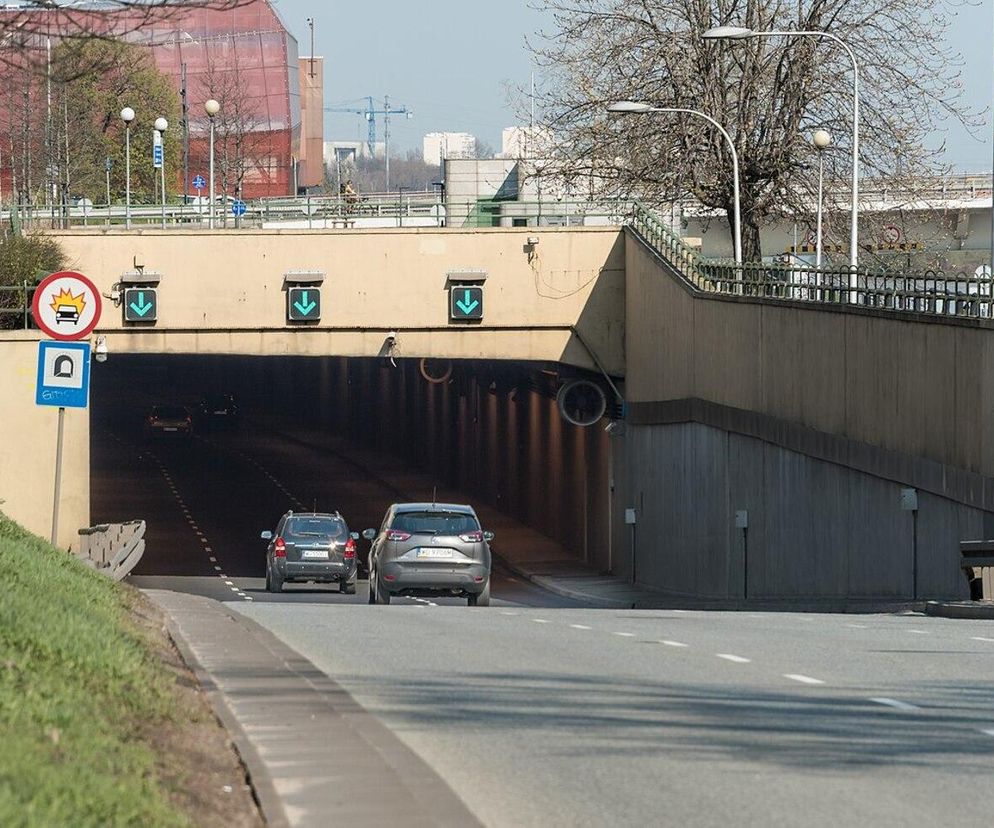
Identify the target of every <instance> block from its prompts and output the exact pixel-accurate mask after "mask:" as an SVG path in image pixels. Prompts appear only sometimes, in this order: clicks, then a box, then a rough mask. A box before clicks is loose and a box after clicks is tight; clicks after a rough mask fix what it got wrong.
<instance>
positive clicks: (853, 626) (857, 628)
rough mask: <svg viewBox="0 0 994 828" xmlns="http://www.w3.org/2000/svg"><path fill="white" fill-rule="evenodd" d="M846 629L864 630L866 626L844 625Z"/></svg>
mask: <svg viewBox="0 0 994 828" xmlns="http://www.w3.org/2000/svg"><path fill="white" fill-rule="evenodd" d="M846 626H847V627H852V628H853V629H854V630H865V629H866V624H846Z"/></svg>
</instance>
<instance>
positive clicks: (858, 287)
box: [630, 204, 994, 319]
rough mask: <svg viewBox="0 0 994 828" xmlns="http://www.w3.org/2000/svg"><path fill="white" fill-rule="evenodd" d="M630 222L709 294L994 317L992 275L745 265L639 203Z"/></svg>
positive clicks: (674, 267)
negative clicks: (707, 252)
mask: <svg viewBox="0 0 994 828" xmlns="http://www.w3.org/2000/svg"><path fill="white" fill-rule="evenodd" d="M630 226H631V227H632V229H633V230H634V231H635V232H636V233H638V235H639V236H641V237H642V239H643V240H644V241H645V242H646V243H647V244H648V245H649V246H650V247H651V248H652V249H653V250H655V251H656V253H658V254H659V256H660V257H661V258H663V259H664V260H665V261H666V262H667V264H669V265H670V267H672V268H673V269H674V270H675V271H676V272H677V273H678V274H680V275H681V276H682V277H683V278H684V279H686V280H687V281H688V282H689V283H690V284H691V285H693V286H694V287H695V288H696V289H698V290H700V291H703V292H705V293H719V294H727V295H730V296H747V297H752V298H759V299H778V300H782V301H788V302H803V303H820V304H832V305H860V306H863V307H871V308H881V309H885V310H894V311H905V312H908V313H918V314H927V315H933V316H956V317H973V318H981V319H990V318H991V317H992V310H994V309H992V302H994V291H992V281H994V280H992V279H991V278H990V277H989V276H988V277H983V276H976V275H970V274H967V273H957V274H946V273H943V272H941V271H933V270H929V271H926V272H924V273H900V274H898V273H893V272H890V271H886V270H882V269H881V270H874V269H871V268H863V267H860V268H857V269H855V270H853V269H851V268H849V267H811V266H807V265H800V264H784V265H780V264H766V263H756V262H747V263H745V264H741V265H740V264H736V263H735V262H734V261H729V260H727V259H721V260H718V259H707V258H704V257H703V256H701V255H700V254H699V253H698V252H697V251H696V250H694V249H693V248H691V247H689V246H688V245H687V244H686V243H685V242H684V241H683V240H682V239H681V238H680V237H679V236H677V235H676V234H675V233H674V232H673V231H672V230H671V229H670V228H669V227H667V226H666V224H665V223H664V222H663V221H662V220H661V219H660V218H659V217H658V216H657V215H655V214H654V213H653V212H652V211H651V210H649V209H647V208H645V207H644V206H642V205H640V204H636V205H635V207H634V210H633V213H632V216H631V220H630Z"/></svg>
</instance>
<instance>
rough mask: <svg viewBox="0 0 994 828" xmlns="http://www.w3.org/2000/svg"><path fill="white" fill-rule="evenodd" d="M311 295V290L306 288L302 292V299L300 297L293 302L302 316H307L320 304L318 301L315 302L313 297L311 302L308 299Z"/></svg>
mask: <svg viewBox="0 0 994 828" xmlns="http://www.w3.org/2000/svg"><path fill="white" fill-rule="evenodd" d="M309 296H310V291H307V290H305V291H304V292H303V293H302V294H300V299H298V300H297V301H296V302H294V303H293V306H294V307H295V308H296V309H297V310H298V311H300V313H301V315H302V316H307V315H308V314H309V313H310V312H311V311H312V310H314V308H316V307H317V306H318V303H317V302H315V301H314V300H313V299H311V301H310V302H308V301H307V300H308V298H309Z"/></svg>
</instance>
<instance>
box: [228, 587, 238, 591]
mask: <svg viewBox="0 0 994 828" xmlns="http://www.w3.org/2000/svg"><path fill="white" fill-rule="evenodd" d="M229 589H230V590H231V591H232V592H238V587H236V586H233V587H229Z"/></svg>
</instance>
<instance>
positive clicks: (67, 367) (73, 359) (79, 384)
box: [35, 342, 90, 408]
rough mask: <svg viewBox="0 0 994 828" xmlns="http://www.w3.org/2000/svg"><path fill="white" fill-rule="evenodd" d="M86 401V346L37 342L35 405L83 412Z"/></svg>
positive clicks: (81, 344)
mask: <svg viewBox="0 0 994 828" xmlns="http://www.w3.org/2000/svg"><path fill="white" fill-rule="evenodd" d="M89 398H90V343H89V342H39V343H38V384H37V386H36V388H35V402H36V403H37V404H38V405H53V406H58V407H59V408H86V405H87V402H88V401H89Z"/></svg>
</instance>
